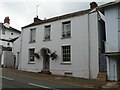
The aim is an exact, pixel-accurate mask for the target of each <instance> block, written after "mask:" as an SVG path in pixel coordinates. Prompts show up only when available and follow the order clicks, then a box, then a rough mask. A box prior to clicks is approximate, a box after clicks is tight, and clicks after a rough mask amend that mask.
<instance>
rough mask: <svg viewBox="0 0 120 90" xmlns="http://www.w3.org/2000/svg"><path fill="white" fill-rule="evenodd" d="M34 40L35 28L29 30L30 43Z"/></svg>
mask: <svg viewBox="0 0 120 90" xmlns="http://www.w3.org/2000/svg"><path fill="white" fill-rule="evenodd" d="M35 38H36V28H34V29H30V42H35Z"/></svg>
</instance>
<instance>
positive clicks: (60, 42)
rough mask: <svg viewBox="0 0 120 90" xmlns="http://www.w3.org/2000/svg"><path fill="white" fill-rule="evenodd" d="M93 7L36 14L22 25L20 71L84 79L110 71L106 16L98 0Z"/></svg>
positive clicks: (93, 3)
mask: <svg viewBox="0 0 120 90" xmlns="http://www.w3.org/2000/svg"><path fill="white" fill-rule="evenodd" d="M90 7H91V8H90V9H87V10H82V11H78V12H74V13H70V14H66V15H62V16H58V17H53V18H50V19H46V20H40V19H39V18H38V17H36V18H34V22H33V23H31V24H29V25H27V26H24V27H22V34H21V48H20V60H19V66H18V68H19V70H24V71H31V72H50V73H52V74H56V75H65V76H73V77H83V78H97V75H98V74H99V72H106V60H105V57H104V55H103V53H105V47H104V42H103V41H105V22H104V18H102V16H104V15H103V14H102V13H103V12H98V11H96V10H95V8H96V7H97V4H96V3H95V2H92V3H91V4H90ZM101 15H102V16H101ZM101 35H102V36H101Z"/></svg>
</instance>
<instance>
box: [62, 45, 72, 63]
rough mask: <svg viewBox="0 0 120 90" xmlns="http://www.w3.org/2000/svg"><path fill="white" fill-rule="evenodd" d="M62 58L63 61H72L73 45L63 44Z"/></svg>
mask: <svg viewBox="0 0 120 90" xmlns="http://www.w3.org/2000/svg"><path fill="white" fill-rule="evenodd" d="M62 58H63V62H70V61H71V46H70V45H67V46H62Z"/></svg>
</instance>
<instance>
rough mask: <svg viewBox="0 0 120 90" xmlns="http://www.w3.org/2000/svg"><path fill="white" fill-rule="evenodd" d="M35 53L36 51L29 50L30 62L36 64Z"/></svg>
mask: <svg viewBox="0 0 120 90" xmlns="http://www.w3.org/2000/svg"><path fill="white" fill-rule="evenodd" d="M34 52H35V49H29V62H34V61H35V59H34Z"/></svg>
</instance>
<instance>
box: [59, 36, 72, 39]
mask: <svg viewBox="0 0 120 90" xmlns="http://www.w3.org/2000/svg"><path fill="white" fill-rule="evenodd" d="M70 38H71V36H69V37H61V39H70Z"/></svg>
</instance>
